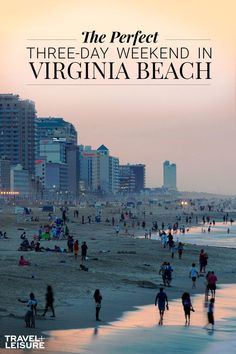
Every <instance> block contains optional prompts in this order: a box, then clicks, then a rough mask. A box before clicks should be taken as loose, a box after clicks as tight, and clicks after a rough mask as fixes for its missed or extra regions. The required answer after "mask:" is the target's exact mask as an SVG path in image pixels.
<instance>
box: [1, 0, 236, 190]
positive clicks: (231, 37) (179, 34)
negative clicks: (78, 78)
mask: <svg viewBox="0 0 236 354" xmlns="http://www.w3.org/2000/svg"><path fill="white" fill-rule="evenodd" d="M210 4H211V5H212V6H211V5H210ZM183 8H184V9H185V11H183ZM13 9H14V11H12V10H13ZM102 9H103V10H104V9H105V13H106V21H104V16H103V15H102V14H103V10H102ZM203 9H204V11H203ZM26 10H27V11H26ZM210 10H211V11H210ZM234 13H235V4H233V3H228V4H227V6H225V7H224V12H223V13H222V6H221V5H220V4H216V3H215V2H213V1H211V2H210V3H209V6H208V7H207V9H206V8H205V2H204V1H203V0H201V1H199V2H198V3H196V4H191V6H189V2H188V1H185V0H181V1H179V2H178V4H177V3H174V4H173V3H172V4H168V3H166V4H163V2H161V1H151V0H148V1H147V2H145V5H144V4H143V3H142V2H141V1H137V2H136V3H135V10H134V8H133V5H132V4H131V3H130V2H127V1H126V2H125V1H120V2H119V4H118V5H117V6H116V11H114V8H112V7H111V6H110V4H109V2H108V1H107V0H103V1H100V2H99V3H96V4H94V2H92V1H88V2H87V3H86V6H85V5H84V4H83V2H82V1H74V0H72V1H71V2H70V6H68V4H66V3H64V2H63V1H57V2H55V1H54V0H53V1H51V2H50V4H48V2H47V3H46V2H45V3H44V2H41V3H40V4H39V3H35V5H34V7H32V3H31V2H29V1H27V0H23V1H22V2H20V3H14V6H13V5H12V4H7V3H4V5H3V9H2V11H1V15H0V16H1V23H2V27H1V31H3V32H1V36H0V45H1V48H2V49H3V50H2V55H1V58H0V62H1V66H0V67H1V69H0V82H1V93H8V92H12V93H18V94H19V95H20V96H21V97H22V99H26V98H30V99H32V100H33V101H35V102H36V106H37V112H38V116H39V117H43V116H53V117H57V116H58V117H60V116H61V117H64V119H66V120H67V121H69V122H71V123H72V124H74V126H75V128H76V129H77V130H78V132H79V140H80V143H82V144H86V145H93V146H100V145H101V144H104V145H106V146H109V149H110V150H111V151H112V154H113V155H114V156H119V158H120V163H121V164H125V163H127V162H130V161H131V162H132V163H144V164H146V171H147V173H146V185H147V186H149V187H155V186H161V185H162V163H163V161H165V160H170V161H174V162H175V163H176V164H177V166H178V189H179V190H188V191H203V192H212V193H217V194H236V187H235V176H236V166H235V165H234V164H233V163H232V161H233V160H234V151H235V135H236V118H235V107H236V105H235V48H234V46H235V21H234V18H233V14H234ZM10 14H11V16H10ZM87 18H89V19H90V23H92V24H93V29H96V30H97V31H98V32H101V33H103V32H104V33H110V32H111V30H120V31H122V32H126V33H133V32H135V31H136V30H137V29H140V30H142V31H143V32H144V33H153V32H155V31H158V32H159V33H160V38H161V43H160V45H166V43H167V42H165V41H164V40H165V39H168V38H183V39H184V38H193V39H199V42H197V43H196V42H191V41H188V42H185V41H180V42H174V41H173V42H169V45H170V44H171V45H172V46H174V45H175V44H176V45H179V46H180V45H183V46H185V45H188V46H190V47H193V46H197V45H199V46H204V45H205V46H211V47H212V48H213V60H212V62H213V69H212V70H213V72H212V75H213V79H212V81H211V84H210V85H209V86H143V87H141V86H122V87H117V86H99V87H96V86H55V87H54V86H53V87H50V86H46V87H44V86H36V87H33V86H29V85H27V83H29V81H30V79H31V75H30V74H29V68H28V67H27V60H26V51H25V48H26V46H27V45H28V44H29V43H28V42H27V39H30V38H49V37H50V38H75V39H76V40H77V42H76V44H77V45H80V41H79V38H80V35H81V32H82V31H83V30H90V29H91V28H89V27H90V26H88V23H87ZM62 23H63V24H65V25H63V26H61V24H62ZM140 24H142V25H140ZM137 26H138V28H137ZM204 39H206V40H204ZM207 39H209V40H207ZM50 43H51V42H50V41H47V42H46V43H45V44H46V45H50ZM32 44H35V43H34V42H33V43H32ZM52 44H53V45H55V42H52ZM57 44H58V43H57ZM61 44H62V45H63V46H65V45H67V44H70V42H69V43H67V42H66V43H65V42H63V41H62V42H61ZM16 58H17V65H16ZM121 142H122V144H121Z"/></svg>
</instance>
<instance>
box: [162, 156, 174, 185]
mask: <svg viewBox="0 0 236 354" xmlns="http://www.w3.org/2000/svg"><path fill="white" fill-rule="evenodd" d="M163 188H166V189H169V190H176V189H177V184H176V164H175V163H170V161H165V162H164V163H163Z"/></svg>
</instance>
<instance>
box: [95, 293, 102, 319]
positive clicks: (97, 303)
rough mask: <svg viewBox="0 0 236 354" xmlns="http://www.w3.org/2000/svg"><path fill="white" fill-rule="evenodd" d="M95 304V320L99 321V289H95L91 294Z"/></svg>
mask: <svg viewBox="0 0 236 354" xmlns="http://www.w3.org/2000/svg"><path fill="white" fill-rule="evenodd" d="M93 298H94V301H95V306H96V321H101V320H100V319H99V312H100V310H101V303H102V295H101V293H100V290H99V289H96V290H95V292H94V295H93Z"/></svg>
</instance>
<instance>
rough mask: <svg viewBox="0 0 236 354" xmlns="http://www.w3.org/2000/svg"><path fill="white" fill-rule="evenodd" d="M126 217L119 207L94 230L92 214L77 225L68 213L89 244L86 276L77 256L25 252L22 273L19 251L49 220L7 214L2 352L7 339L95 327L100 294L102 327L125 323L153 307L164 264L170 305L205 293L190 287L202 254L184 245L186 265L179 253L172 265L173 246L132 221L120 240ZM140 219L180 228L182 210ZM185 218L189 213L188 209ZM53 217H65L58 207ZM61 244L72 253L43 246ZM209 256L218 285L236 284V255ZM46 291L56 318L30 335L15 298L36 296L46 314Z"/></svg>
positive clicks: (2, 244)
mask: <svg viewBox="0 0 236 354" xmlns="http://www.w3.org/2000/svg"><path fill="white" fill-rule="evenodd" d="M121 210H122V209H121V208H120V207H106V208H105V207H104V208H103V209H102V221H101V223H95V222H94V221H93V222H91V224H89V222H88V218H87V217H88V216H90V215H92V220H94V215H95V214H94V213H95V210H94V208H84V209H82V210H79V217H78V219H77V218H74V215H73V209H72V208H71V209H70V210H69V212H68V217H69V222H68V227H69V230H70V232H71V234H72V235H73V237H74V239H78V240H79V243H80V245H81V244H82V242H83V241H86V243H87V245H88V259H87V260H86V261H84V262H83V264H85V265H86V267H88V271H82V270H80V264H81V263H82V262H81V259H80V257H79V258H78V259H77V260H75V259H74V256H73V254H72V253H54V252H34V251H27V252H24V253H23V254H24V256H25V258H26V259H27V260H29V261H30V262H31V265H30V266H27V267H19V266H18V259H19V257H20V255H21V254H22V252H20V251H17V249H18V247H19V244H20V235H21V233H22V231H23V229H24V230H25V231H26V234H27V236H28V238H29V240H31V239H32V237H33V235H34V234H37V230H38V228H39V226H40V225H41V224H45V223H48V215H47V213H46V214H45V213H42V211H41V210H40V209H39V208H33V215H37V216H38V217H39V221H31V220H30V218H28V217H26V218H25V217H24V216H22V217H20V218H19V217H16V215H14V212H13V208H11V207H9V208H8V210H2V212H1V215H0V218H1V219H0V220H1V229H4V231H6V232H7V235H8V237H9V239H1V240H0V254H1V259H0V266H1V293H2V296H1V305H0V311H1V346H3V344H4V343H3V342H4V338H3V336H4V335H5V334H23V333H26V334H27V333H28V334H29V333H38V334H40V333H42V332H47V333H48V332H50V331H54V330H65V329H67V330H68V329H78V328H97V323H96V321H95V308H94V307H95V305H94V300H93V293H94V290H95V289H97V288H99V289H100V291H101V293H102V296H103V301H102V309H101V319H102V321H101V323H99V325H102V326H104V325H106V324H108V323H110V322H112V321H115V320H116V319H117V318H120V317H121V316H122V313H124V312H125V311H131V310H132V309H133V308H134V307H135V306H143V305H150V304H153V303H154V299H155V296H156V293H157V291H158V289H159V287H160V285H161V284H162V279H161V275H159V274H158V272H159V269H160V265H161V263H162V262H163V261H167V262H170V263H171V265H172V267H173V269H174V271H173V280H172V284H171V287H170V288H167V289H166V292H167V293H168V297H169V299H179V298H180V297H181V295H182V293H183V292H184V291H188V292H190V293H191V295H192V296H193V295H196V294H199V293H200V294H203V293H204V288H205V279H204V277H200V278H199V279H197V288H196V289H192V288H191V286H192V283H191V279H189V277H188V275H189V269H190V267H191V265H192V263H193V262H195V263H196V264H197V267H198V258H199V253H200V249H201V248H202V247H201V246H200V245H196V244H195V245H194V244H190V243H187V241H185V242H184V243H185V245H184V252H183V257H182V259H178V255H177V254H175V257H174V259H172V258H171V253H170V251H169V249H168V247H167V248H163V247H162V245H161V242H160V241H156V240H155V239H143V238H140V237H141V236H143V234H144V230H143V229H142V228H141V227H139V228H138V227H137V226H135V227H134V228H133V227H132V221H131V220H127V223H126V226H125V227H124V226H123V223H119V225H120V231H119V235H117V234H116V232H115V226H116V224H117V223H118V222H119V217H120V212H121ZM135 213H136V214H137V215H138V217H139V219H140V221H142V220H143V218H145V221H146V224H147V226H148V227H149V226H150V225H151V223H152V221H154V220H156V219H157V220H158V223H160V222H164V223H166V224H169V223H174V222H175V220H176V215H177V214H179V215H182V214H183V210H177V211H176V209H174V208H173V210H171V209H170V208H169V209H168V210H166V209H165V208H159V209H156V210H155V207H153V206H152V207H149V208H148V207H145V214H144V211H143V210H142V209H140V210H139V211H137V210H136V211H135ZM181 213H182V214H181ZM184 213H185V214H186V210H185V211H184ZM185 214H183V215H184V218H185ZM195 214H196V215H194V217H195V216H198V219H199V222H200V221H201V213H195ZM202 214H203V213H202ZM216 214H217V215H216ZM55 215H58V216H60V211H59V209H58V208H57V210H56V213H55ZM82 215H84V217H85V221H86V223H85V224H82V223H81V216H82ZM112 217H114V218H115V220H116V223H115V225H112V224H111V218H112ZM212 217H214V218H216V220H217V217H218V218H219V219H220V218H221V217H222V213H215V214H214V213H213V212H212ZM232 217H234V214H233V213H232ZM107 219H108V220H109V221H107ZM220 221H221V220H220ZM136 222H137V220H136V221H135V223H136ZM181 222H182V221H181ZM191 226H192V225H189V227H191ZM19 229H21V230H19ZM133 234H134V236H133ZM185 237H187V235H186V236H185ZM55 244H57V245H59V246H60V247H64V248H67V241H66V240H60V241H55V240H50V241H42V242H41V245H42V246H44V247H46V246H47V247H51V248H53V247H54V246H55ZM204 250H205V251H206V252H207V254H208V256H209V258H208V267H207V270H214V271H215V273H216V275H217V277H218V283H221V284H233V283H235V282H236V271H235V269H236V267H235V265H236V260H235V254H236V249H234V248H227V249H226V248H224V247H213V246H206V245H204ZM47 285H51V286H52V287H53V290H54V294H55V312H56V318H55V319H51V318H50V313H48V314H47V315H46V318H42V317H41V316H39V317H38V318H37V319H36V328H35V329H27V328H24V319H23V316H24V313H25V312H26V305H25V304H21V303H19V302H18V300H17V299H18V298H22V299H27V298H28V296H29V293H30V292H31V291H32V292H34V294H35V296H36V299H37V301H38V309H39V314H40V313H42V311H43V309H44V306H45V293H46V287H47ZM1 350H2V351H4V349H1Z"/></svg>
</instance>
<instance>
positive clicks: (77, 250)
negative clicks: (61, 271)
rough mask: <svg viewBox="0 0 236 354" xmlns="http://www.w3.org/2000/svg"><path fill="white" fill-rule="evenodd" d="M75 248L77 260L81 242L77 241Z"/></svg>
mask: <svg viewBox="0 0 236 354" xmlns="http://www.w3.org/2000/svg"><path fill="white" fill-rule="evenodd" d="M73 248H74V256H75V259H77V258H78V253H79V241H78V240H76V241H75V242H74V245H73Z"/></svg>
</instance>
